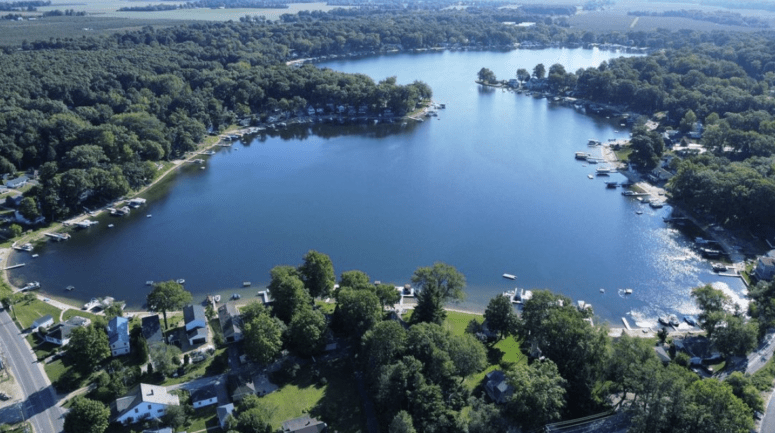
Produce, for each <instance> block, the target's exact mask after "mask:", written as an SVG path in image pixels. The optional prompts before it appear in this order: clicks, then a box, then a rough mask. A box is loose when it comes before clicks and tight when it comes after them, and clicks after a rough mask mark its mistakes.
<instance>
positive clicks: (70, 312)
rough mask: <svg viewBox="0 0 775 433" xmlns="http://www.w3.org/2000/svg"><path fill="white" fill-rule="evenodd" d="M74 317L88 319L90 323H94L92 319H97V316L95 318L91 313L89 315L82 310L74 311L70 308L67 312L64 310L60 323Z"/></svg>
mask: <svg viewBox="0 0 775 433" xmlns="http://www.w3.org/2000/svg"><path fill="white" fill-rule="evenodd" d="M75 316H80V317H83V318H86V319H89V320H91V321H92V322H94V319H96V318H97V317H99V316H97V315H96V314H93V313H89V312H86V311H83V310H76V309H75V308H71V309H69V310H65V314H63V315H62V321H65V320H67V319H69V318H71V317H75Z"/></svg>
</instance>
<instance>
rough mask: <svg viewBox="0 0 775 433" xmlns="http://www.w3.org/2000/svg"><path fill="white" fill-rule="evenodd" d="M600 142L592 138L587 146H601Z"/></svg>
mask: <svg viewBox="0 0 775 433" xmlns="http://www.w3.org/2000/svg"><path fill="white" fill-rule="evenodd" d="M599 145H600V141H599V140H595V139H594V138H590V139H589V141H587V146H599Z"/></svg>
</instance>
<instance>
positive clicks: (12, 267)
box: [3, 263, 26, 271]
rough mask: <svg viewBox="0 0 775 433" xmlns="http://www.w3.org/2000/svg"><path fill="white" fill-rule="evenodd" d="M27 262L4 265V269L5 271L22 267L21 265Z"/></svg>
mask: <svg viewBox="0 0 775 433" xmlns="http://www.w3.org/2000/svg"><path fill="white" fill-rule="evenodd" d="M25 264H26V263H19V264H18V265H13V266H6V267H4V268H3V270H4V271H7V270H9V269H16V268H21V267H23V266H24V265H25Z"/></svg>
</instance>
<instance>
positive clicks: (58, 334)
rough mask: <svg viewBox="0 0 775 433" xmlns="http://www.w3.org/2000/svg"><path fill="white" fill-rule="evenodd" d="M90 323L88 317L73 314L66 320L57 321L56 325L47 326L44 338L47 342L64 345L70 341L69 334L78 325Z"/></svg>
mask: <svg viewBox="0 0 775 433" xmlns="http://www.w3.org/2000/svg"><path fill="white" fill-rule="evenodd" d="M90 323H91V320H89V319H84V318H83V317H80V316H73V317H71V318H69V319H67V321H65V322H62V323H57V324H56V326H54V327H52V328H49V330H48V332H47V333H46V337H45V339H46V341H48V342H49V343H53V344H56V345H59V346H66V345H67V343H69V342H70V334H71V333H72V332H73V330H74V329H76V328H78V327H80V326H89V324H90Z"/></svg>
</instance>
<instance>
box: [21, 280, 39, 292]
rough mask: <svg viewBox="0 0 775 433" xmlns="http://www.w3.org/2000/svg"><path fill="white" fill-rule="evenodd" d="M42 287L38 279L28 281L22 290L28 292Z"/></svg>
mask: <svg viewBox="0 0 775 433" xmlns="http://www.w3.org/2000/svg"><path fill="white" fill-rule="evenodd" d="M39 288H40V283H39V282H37V281H33V282H31V283H28V284H27V285H26V286H24V287H22V288H21V291H22V292H26V291H27V290H35V289H39Z"/></svg>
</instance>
